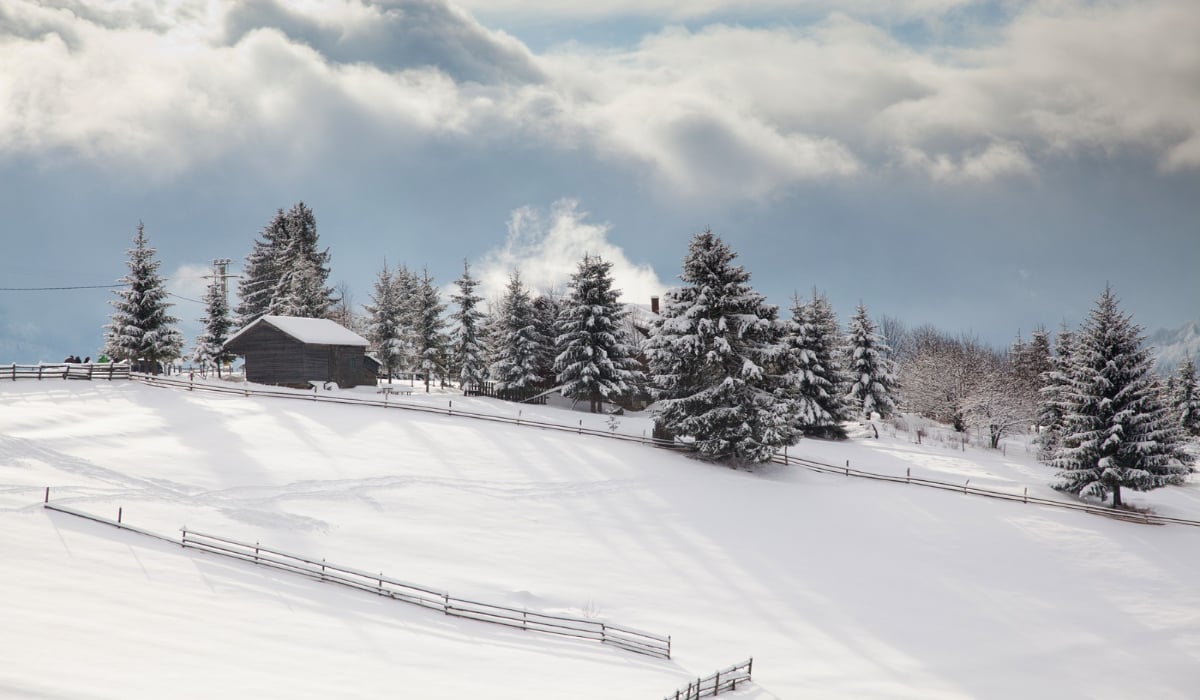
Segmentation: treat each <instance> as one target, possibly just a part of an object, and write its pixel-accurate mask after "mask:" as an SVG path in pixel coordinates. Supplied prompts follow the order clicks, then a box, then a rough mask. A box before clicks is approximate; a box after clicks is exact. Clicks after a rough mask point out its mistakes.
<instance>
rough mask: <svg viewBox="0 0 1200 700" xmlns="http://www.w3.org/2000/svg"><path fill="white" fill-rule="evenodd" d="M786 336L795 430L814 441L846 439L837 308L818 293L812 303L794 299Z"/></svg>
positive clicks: (843, 382) (843, 381)
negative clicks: (835, 310)
mask: <svg viewBox="0 0 1200 700" xmlns="http://www.w3.org/2000/svg"><path fill="white" fill-rule="evenodd" d="M791 312H792V317H791V320H790V322H789V323H788V332H787V335H786V341H785V347H786V355H785V357H786V360H785V362H786V363H787V368H786V369H787V375H788V377H787V379H788V383H789V393H790V394H791V395H793V396H794V397H796V399H798V403H797V404H796V405H795V406H794V407H793V410H792V415H793V416H794V417H795V419H796V421H797V422H796V429H797V430H799V431H800V433H801V434H804V435H809V436H812V437H823V438H834V439H839V440H840V439H844V438H845V437H846V430H845V428H843V427H842V421H844V420H847V415H846V413H847V411H846V401H845V393H846V390H845V385H846V379H845V373H844V372H843V370H842V364H841V356H842V355H843V352H842V347H841V340H842V336H841V329H840V328H839V327H838V322H837V316H836V315H835V314H834V312H833V307H832V306H830V305H829V301H828V300H827V299H826V298H825V297H824V296H819V295H818V294H817V293H816V291H815V290H814V291H813V296H812V299H811V300H810V301H808V302H806V303H800V300H799V299H798V298H793V299H792V308H791Z"/></svg>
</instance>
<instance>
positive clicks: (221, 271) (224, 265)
mask: <svg viewBox="0 0 1200 700" xmlns="http://www.w3.org/2000/svg"><path fill="white" fill-rule="evenodd" d="M231 262H233V261H232V260H230V259H229V258H216V259H214V260H213V261H212V264H213V273H212V274H211V275H205V276H204V279H217V280H221V295H222V296H223V297H225V306H226V307H228V306H229V282H228V281H227V280H228V279H229V278H230V277H241V275H231V274H229V263H231Z"/></svg>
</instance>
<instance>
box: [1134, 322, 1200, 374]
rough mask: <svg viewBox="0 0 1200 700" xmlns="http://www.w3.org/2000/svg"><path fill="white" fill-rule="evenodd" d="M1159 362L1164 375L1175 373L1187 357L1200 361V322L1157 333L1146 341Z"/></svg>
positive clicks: (1159, 367) (1160, 370) (1159, 369)
mask: <svg viewBox="0 0 1200 700" xmlns="http://www.w3.org/2000/svg"><path fill="white" fill-rule="evenodd" d="M1146 344H1147V345H1149V346H1151V348H1153V350H1154V355H1155V357H1156V358H1157V360H1158V371H1159V372H1160V373H1162V374H1166V373H1169V372H1174V371H1175V368H1176V367H1178V366H1179V363H1181V362H1183V360H1184V359H1185V358H1187V357H1192V358H1197V359H1200V321H1192V322H1190V323H1185V324H1183V325H1182V326H1180V327H1179V328H1175V329H1173V330H1168V329H1165V328H1164V329H1162V330H1159V331H1156V332H1155V333H1154V334H1152V335H1151V336H1150V337H1149V338H1147V339H1146Z"/></svg>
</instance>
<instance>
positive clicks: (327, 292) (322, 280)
mask: <svg viewBox="0 0 1200 700" xmlns="http://www.w3.org/2000/svg"><path fill="white" fill-rule="evenodd" d="M283 224H284V230H285V234H286V237H287V245H286V246H285V247H284V248H283V249H282V253H281V257H280V259H279V263H278V270H279V278H278V281H277V282H276V284H275V290H274V292H273V294H272V297H271V306H270V312H271V313H273V314H279V315H282V316H299V317H302V318H325V316H326V315H327V314H328V313H329V309H330V307H331V306H332V305H333V301H334V299H333V289H332V288H331V287H329V286H328V280H329V251H328V250H324V251H322V250H319V241H318V235H317V220H316V217H315V216H314V215H313V211H312V209H310V208H308V207H306V206H305V205H304V202H298V203H296V205H295V206H293V207H292V208H291V209H289V210H288V212H287V214H285V215H284V219H283Z"/></svg>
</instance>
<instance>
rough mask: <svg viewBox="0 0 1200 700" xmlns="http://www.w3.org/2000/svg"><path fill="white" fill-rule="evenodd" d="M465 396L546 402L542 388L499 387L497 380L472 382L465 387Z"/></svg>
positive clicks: (522, 401) (523, 401)
mask: <svg viewBox="0 0 1200 700" xmlns="http://www.w3.org/2000/svg"><path fill="white" fill-rule="evenodd" d="M463 395H464V396H487V397H490V398H493V399H503V400H504V401H513V402H516V403H530V404H545V403H546V394H545V393H544V392H543V391H542V390H541V389H536V388H532V389H497V388H496V383H495V382H484V383H483V384H471V385H469V386H467V387H466V388H465V389H463Z"/></svg>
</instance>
